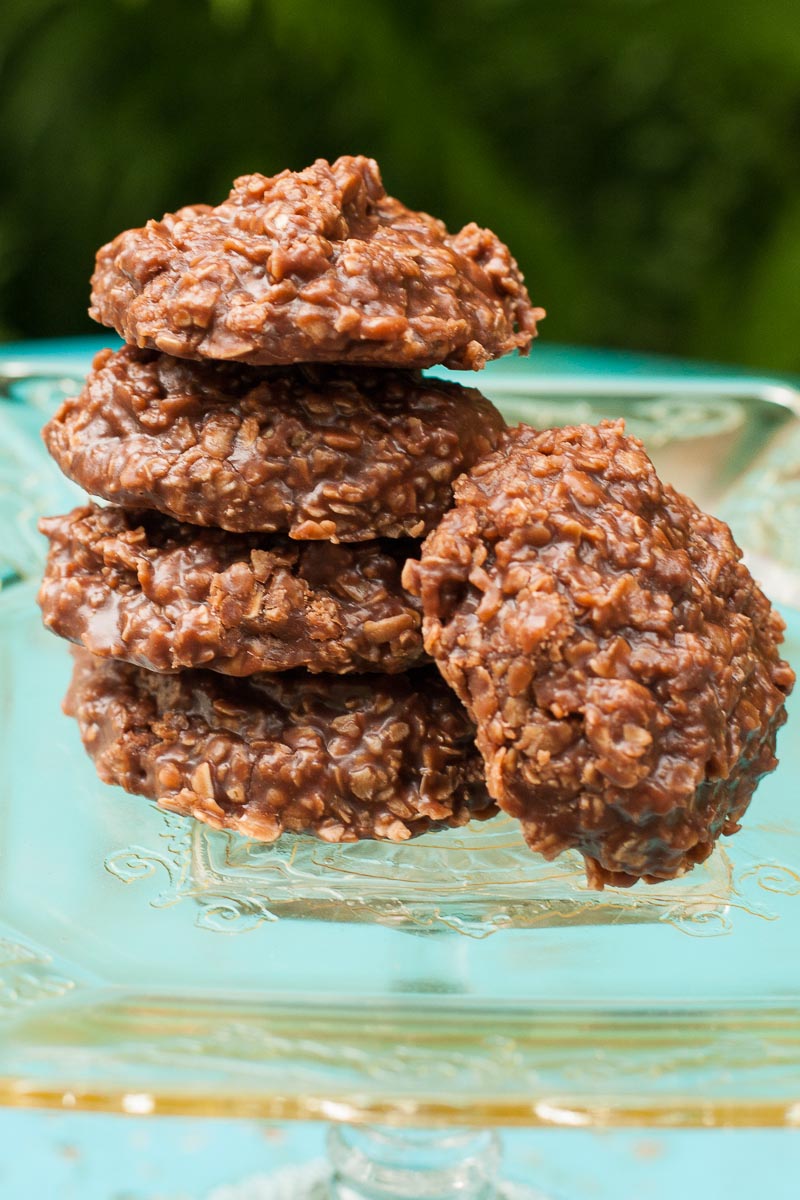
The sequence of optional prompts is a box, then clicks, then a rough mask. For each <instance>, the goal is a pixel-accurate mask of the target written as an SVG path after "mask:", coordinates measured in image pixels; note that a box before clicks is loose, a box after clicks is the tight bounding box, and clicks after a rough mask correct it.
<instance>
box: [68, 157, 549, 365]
mask: <svg viewBox="0 0 800 1200" xmlns="http://www.w3.org/2000/svg"><path fill="white" fill-rule="evenodd" d="M89 311H90V314H91V316H93V317H94V318H95V320H97V321H100V322H101V323H102V324H104V325H111V326H113V328H114V329H116V330H117V332H118V333H119V334H120V335H121V336H122V337H123V338H125V340H126V341H128V342H130V343H132V344H133V345H136V346H150V347H153V348H154V349H157V350H163V351H164V352H165V353H167V354H172V355H176V356H178V357H180V358H216V359H233V360H236V361H238V362H248V363H254V364H257V365H266V364H278V363H293V362H339V363H373V364H376V365H380V366H401V367H410V366H413V367H427V366H432V365H433V364H434V363H445V364H446V365H447V366H450V367H464V368H473V369H476V370H477V369H478V368H480V367H482V366H483V365H484V363H485V362H486V361H487V359H490V358H497V357H499V356H500V355H502V354H507V353H508V352H509V351H510V350H514V349H519V350H521V351H522V352H523V353H525V352H527V350H528V348H529V347H530V344H531V340H532V339H533V337H534V335H535V332H536V321H537V319H538V318H540V317H542V316H543V315H544V314H543V312H542V310H541V309H536V308H533V307H532V305H531V303H530V300H529V298H528V293H527V291H526V289H525V284H524V282H523V279H522V275H521V274H520V271H519V268H518V267H517V264H516V262H515V261H514V259H513V258H512V257H511V254H510V253H509V250H508V248H507V247H506V246H504V245H503V243H502V242H501V241H499V239H498V238H497V237H496V236H495V235H494V234H493V233H491V232H490V231H489V230H487V229H480V228H478V226H477V225H474V224H472V225H466V226H465V227H464V228H463V229H462V230H460V232H458V233H456V234H450V233H448V231H447V229H446V228H445V226H444V225H443V224H442V222H441V221H438V220H435V219H434V218H433V217H430V216H428V215H427V214H426V213H419V212H412V211H411V210H410V209H408V208H406V207H405V205H403V204H401V203H400V201H399V200H394V199H393V198H392V197H391V196H387V195H386V191H385V190H384V187H383V184H382V182H381V177H380V173H379V171H378V166H377V164H376V163H375V162H374V161H373V160H372V159H370V158H364V157H363V156H356V157H351V156H344V157H342V158H338V159H336V161H335V162H333V163H330V164H329V163H327V162H326V161H325V160H324V159H318V160H317V161H316V162H315V163H314V165H313V166H311V167H308V168H307V169H306V170H304V171H297V172H295V171H282V172H281V173H280V174H279V175H275V176H274V177H272V178H267V177H266V176H264V175H258V174H255V175H245V176H243V177H242V178H241V179H237V180H236V182H235V183H234V186H233V190H232V191H231V193H230V196H229V197H228V199H227V200H225V201H223V203H222V204H219V205H217V206H216V207H214V208H212V207H210V206H209V205H206V204H195V205H190V206H188V207H186V208H182V209H180V210H179V211H178V212H177V213H168V214H167V215H166V216H164V217H163V218H162V219H161V220H160V221H148V223H147V225H146V226H144V228H142V229H130V230H128V231H127V232H125V233H121V234H120V235H119V236H118V237H116V238H115V239H114V240H113V241H112V242H110V243H109V244H108V245H106V246H103V247H102V248H101V249H100V251H99V252H98V255H97V264H96V268H95V272H94V276H93V278H92V307H91V308H90V310H89Z"/></svg>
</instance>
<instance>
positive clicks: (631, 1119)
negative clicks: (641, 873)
mask: <svg viewBox="0 0 800 1200" xmlns="http://www.w3.org/2000/svg"><path fill="white" fill-rule="evenodd" d="M0 372H2V363H0ZM480 383H481V386H482V388H483V390H485V391H486V392H487V394H489V395H490V396H492V397H493V398H494V399H495V400H496V401H497V402H498V403H499V404H501V406H502V407H503V408H504V410H505V411H506V413H507V415H509V416H510V417H514V418H517V417H521V418H524V419H526V420H528V421H531V422H532V423H534V424H538V425H545V424H553V423H562V424H563V423H566V422H569V421H573V420H585V419H588V420H594V419H596V418H597V417H598V416H600V415H624V416H625V417H626V419H627V420H628V423H629V427H630V428H632V429H633V430H635V431H636V432H638V433H641V434H642V436H643V437H644V438H645V440H646V443H647V445H648V448H649V449H650V450H651V452H652V453H653V456H654V458H655V459H656V461H657V463H658V465H659V466H660V469H661V470H662V472H663V473H664V474H665V475H666V477H667V478H669V479H670V480H671V481H672V482H674V483H676V484H677V485H678V486H679V487H682V488H684V489H685V490H687V491H689V492H690V493H691V494H692V495H694V496H695V497H696V498H697V499H698V500H699V501H700V502H701V503H703V504H705V505H708V506H709V507H712V508H714V509H715V510H717V511H721V512H723V513H725V514H726V515H728V516H729V518H730V519H731V520H732V522H733V524H734V529H735V532H736V533H737V534H738V535H739V538H740V540H741V541H742V542H743V543H744V544H745V546H746V548H747V550H748V553H749V554H750V556H751V558H752V561H753V562H754V564H755V565H756V569H757V571H758V573H759V575H760V577H761V578H762V579H765V580H767V581H768V586H769V589H770V591H771V592H772V594H773V595H775V596H778V597H780V599H781V600H782V601H783V602H784V605H785V608H784V611H785V612H786V616H787V619H788V621H789V630H788V638H787V647H788V650H787V652H788V655H789V657H790V658H791V659H792V660H793V662H794V664H795V666H796V667H800V615H798V613H797V612H795V611H794V610H793V609H792V605H794V606H795V607H800V587H798V575H797V561H796V560H797V552H796V549H795V547H796V546H797V545H798V537H800V529H798V513H800V497H799V496H798V489H800V470H799V469H798V463H799V462H800V421H798V420H797V416H796V412H797V411H800V410H798V408H797V397H796V395H795V393H793V392H792V391H791V390H790V389H788V388H782V387H774V386H766V385H765V386H764V387H761V386H757V385H752V384H746V383H745V384H742V385H739V386H735V385H731V386H730V387H728V386H727V385H724V386H723V385H721V384H715V383H713V382H711V381H703V380H697V381H693V380H691V379H689V380H677V381H676V380H664V381H662V382H660V381H658V380H654V379H651V380H648V379H643V378H639V379H636V380H632V381H631V380H629V381H618V382H616V383H615V382H613V381H610V380H608V379H601V378H588V379H583V380H581V381H580V383H577V382H575V383H572V382H570V381H569V380H560V381H554V380H548V379H541V378H537V376H536V375H535V374H534V373H532V372H531V371H530V370H529V369H528V370H521V369H520V368H519V367H518V366H516V365H515V369H514V371H513V372H503V371H501V370H491V369H490V370H488V371H487V372H486V373H485V375H484V376H483V377H482V380H481V381H480ZM74 386H75V383H74V380H71V379H69V378H66V379H63V380H62V379H58V378H56V377H55V376H53V377H50V378H48V377H44V376H43V377H39V378H36V379H19V380H16V381H14V382H12V381H8V380H7V381H6V386H5V396H4V399H3V400H2V402H0V530H1V536H0V577H2V580H3V587H2V591H0V703H1V704H2V707H3V716H2V723H1V725H0V747H1V749H0V754H2V787H3V795H2V801H0V820H1V821H2V833H1V835H0V846H1V847H2V851H0V854H1V855H2V857H0V1012H2V1015H3V1022H2V1031H1V1032H0V1102H3V1103H9V1104H19V1105H25V1104H52V1105H66V1106H72V1107H85V1108H103V1109H109V1110H122V1111H125V1112H129V1113H148V1112H153V1111H164V1112H183V1113H214V1114H216V1115H226V1114H227V1115H261V1116H273V1117H288V1116H292V1117H300V1116H303V1117H311V1118H317V1117H324V1118H329V1119H335V1120H380V1121H387V1120H388V1121H397V1122H407V1123H416V1124H420V1123H424V1122H430V1121H434V1122H447V1123H451V1124H467V1123H470V1124H487V1123H493V1122H494V1123H498V1124H504V1125H508V1124H513V1123H518V1124H537V1123H538V1124H542V1123H544V1124H560V1125H589V1124H625V1123H630V1124H633V1123H635V1124H642V1123H648V1124H656V1125H680V1124H685V1125H692V1124H714V1123H719V1122H726V1123H749V1124H759V1123H760V1124H778V1123H781V1124H796V1125H800V1010H799V1009H798V998H799V997H800V820H799V818H798V813H797V811H796V808H797V798H798V790H799V789H800V746H798V736H797V735H798V732H800V726H798V713H797V710H798V707H800V705H799V704H798V699H800V698H795V699H794V701H793V704H792V706H791V707H792V710H793V715H792V717H791V718H790V722H789V724H788V726H787V727H786V728H785V729H784V730H783V732H782V735H781V740H780V754H781V757H782V761H781V766H780V769H779V770H778V771H777V772H776V773H775V774H774V775H773V776H771V777H770V778H769V779H767V780H766V781H765V782H764V783H763V785H762V786H761V789H760V791H759V793H758V795H757V797H756V799H755V801H754V803H753V806H752V808H751V811H750V813H749V814H748V816H747V818H746V824H745V829H744V830H743V832H742V833H741V834H739V835H737V836H736V837H735V838H733V839H731V840H730V841H727V840H726V841H724V843H723V844H722V846H721V847H720V848H719V849H718V850H717V852H716V853H715V854H714V855H713V857H712V858H711V859H710V860H709V862H708V863H706V864H705V865H704V866H703V867H701V868H699V869H697V870H695V871H694V872H693V873H692V874H690V875H689V876H688V877H686V878H685V879H682V880H677V881H674V882H672V883H668V884H663V885H659V886H654V887H647V886H644V885H639V886H637V887H635V888H634V889H632V890H617V889H614V888H609V889H607V890H606V891H605V892H603V893H594V892H590V891H588V890H587V889H586V887H585V885H584V882H583V873H582V871H581V869H580V863H579V860H578V859H577V858H576V857H574V856H570V855H565V856H564V857H562V858H560V859H559V860H558V861H556V862H554V863H550V864H548V863H544V862H542V861H541V860H540V859H538V858H537V857H535V856H533V855H531V854H530V853H529V852H528V851H527V850H526V849H525V847H524V845H523V843H522V840H521V838H520V837H519V834H518V832H517V828H516V826H515V824H514V823H513V822H511V821H509V820H507V819H505V818H503V817H498V818H497V819H496V820H494V821H492V822H490V823H488V824H478V825H476V826H474V827H470V828H467V829H465V830H458V831H452V832H449V833H439V834H432V835H428V836H426V837H423V838H420V839H419V840H416V841H412V842H410V843H406V844H403V845H398V846H394V845H387V844H378V843H369V842H365V843H360V844H356V845H349V846H330V845H327V844H324V843H321V842H317V841H314V840H312V839H309V838H303V837H286V838H284V839H283V840H282V841H281V842H279V843H278V844H277V845H274V846H264V845H260V844H258V843H255V842H250V841H247V840H245V839H243V838H240V837H237V836H234V835H230V834H225V833H217V832H214V831H212V830H210V829H208V828H206V827H204V826H202V825H199V824H195V823H193V822H192V821H191V820H189V819H184V818H179V817H175V816H172V815H165V814H163V813H161V812H159V810H158V809H156V808H155V806H153V805H151V804H148V803H147V802H146V801H143V800H140V799H138V798H136V797H131V796H127V795H125V794H124V793H123V792H122V791H119V790H116V789H110V788H107V787H105V786H103V785H102V784H100V783H99V782H98V781H97V779H96V777H95V774H94V769H93V767H92V765H91V763H90V762H89V760H88V759H87V758H86V756H85V754H84V752H83V750H82V748H81V745H80V741H79V738H78V732H77V729H76V727H75V725H74V723H73V722H72V721H69V720H68V719H67V718H65V717H64V716H62V714H61V712H60V707H59V706H60V700H61V697H62V695H63V692H64V690H65V687H66V683H67V678H68V675H69V667H70V660H69V655H68V653H67V649H66V647H65V645H64V644H62V643H60V642H59V641H58V640H57V639H56V638H54V637H52V636H51V635H50V634H48V633H46V632H45V631H44V630H43V629H42V628H41V625H40V622H39V616H38V610H37V608H36V606H35V592H36V578H37V576H38V575H39V573H40V571H41V564H42V545H41V539H39V538H38V535H36V533H35V520H36V516H37V515H38V514H39V513H41V512H44V511H48V512H57V511H63V510H64V509H65V508H66V507H68V506H69V505H70V504H72V503H74V501H75V498H76V496H77V495H78V493H77V491H76V489H74V488H72V487H71V485H69V484H67V483H66V482H65V481H64V480H63V479H61V478H60V476H59V474H58V472H57V470H56V468H55V467H54V466H53V465H52V464H51V463H50V462H49V461H48V460H47V458H46V456H45V454H44V452H43V449H42V447H41V443H40V441H39V438H38V428H39V426H40V425H41V423H42V421H43V419H44V418H45V416H46V415H47V414H48V413H49V412H50V411H52V408H53V406H54V404H55V403H56V401H57V399H58V398H59V396H60V395H63V394H64V392H67V391H70V390H72V389H73V388H74Z"/></svg>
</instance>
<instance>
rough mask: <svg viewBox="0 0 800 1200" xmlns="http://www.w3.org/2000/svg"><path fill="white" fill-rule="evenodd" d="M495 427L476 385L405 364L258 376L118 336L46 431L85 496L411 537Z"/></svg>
mask: <svg viewBox="0 0 800 1200" xmlns="http://www.w3.org/2000/svg"><path fill="white" fill-rule="evenodd" d="M504 427H505V422H504V421H503V418H502V417H501V416H500V414H499V412H498V411H497V409H496V408H495V407H494V406H493V405H492V404H490V402H489V401H488V400H486V399H485V398H484V397H483V396H481V394H480V392H477V391H476V390H475V389H474V388H462V387H460V386H459V385H458V384H454V383H447V382H444V381H442V380H437V379H423V378H422V376H420V375H419V374H418V373H416V372H409V371H392V370H387V369H383V370H377V369H372V368H361V369H358V368H355V369H351V370H349V371H348V370H339V369H337V368H335V367H316V368H315V367H302V368H300V367H291V368H288V369H272V370H264V369H261V370H259V369H258V368H248V367H242V366H239V365H238V364H231V363H190V362H185V361H181V360H179V359H174V358H170V357H169V356H168V355H166V354H159V353H157V352H154V351H150V350H136V349H134V348H132V347H130V346H126V347H125V348H124V349H123V350H119V351H117V352H116V353H112V351H110V350H104V351H102V352H101V353H100V354H98V355H97V357H96V358H95V362H94V369H93V370H92V372H91V374H90V375H89V377H88V379H87V381H86V385H85V387H84V389H83V391H82V392H81V394H80V395H79V396H78V397H76V398H74V399H69V400H67V401H66V402H65V403H64V404H62V406H61V408H60V409H59V410H58V412H57V413H56V415H55V416H54V417H53V418H52V420H51V421H50V422H49V423H48V424H47V425H46V426H45V429H44V438H45V441H46V443H47V448H48V450H49V451H50V453H51V454H52V455H53V457H54V458H55V460H56V462H57V463H58V464H59V466H60V467H61V469H62V470H63V471H64V472H65V473H66V474H67V475H69V476H70V478H72V479H74V480H75V481H76V482H77V483H79V484H80V485H81V487H83V488H85V490H86V491H87V492H88V493H89V494H90V495H95V496H102V497H104V498H105V499H107V500H111V501H114V502H115V503H117V504H124V505H129V506H132V507H135V508H154V509H158V510H160V511H161V512H165V513H168V514H169V515H170V516H173V517H175V518H176V519H178V520H182V521H190V522H193V523H196V524H199V525H213V526H218V527H219V528H222V529H229V530H233V531H236V532H243V531H247V530H286V531H288V532H289V534H290V536H292V537H296V538H300V539H303V540H307V539H313V538H321V539H326V540H332V541H338V540H341V541H360V540H362V539H367V538H373V537H380V536H384V537H402V536H405V535H409V536H415V537H416V536H421V535H422V534H423V533H425V532H427V531H428V530H429V529H432V528H433V526H434V525H435V524H436V523H437V521H438V520H439V518H440V517H441V516H442V514H443V513H444V512H445V511H446V510H447V508H449V507H450V504H451V503H452V482H453V480H454V479H455V478H456V476H457V475H459V474H460V473H461V472H462V471H464V470H466V469H467V468H468V467H470V466H472V464H473V463H474V462H476V461H477V459H478V458H480V457H482V456H483V455H485V454H487V453H488V452H489V451H490V450H492V449H494V447H495V446H496V445H497V443H498V440H499V437H500V433H501V431H502V430H503V429H504Z"/></svg>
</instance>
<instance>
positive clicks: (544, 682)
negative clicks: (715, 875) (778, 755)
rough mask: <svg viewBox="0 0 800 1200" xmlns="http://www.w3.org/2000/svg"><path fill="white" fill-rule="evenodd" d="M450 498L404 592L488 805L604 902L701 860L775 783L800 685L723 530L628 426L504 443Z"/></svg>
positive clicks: (764, 603)
mask: <svg viewBox="0 0 800 1200" xmlns="http://www.w3.org/2000/svg"><path fill="white" fill-rule="evenodd" d="M455 491H456V507H455V508H454V509H453V510H451V512H449V513H448V514H447V515H446V516H445V518H444V520H443V521H442V523H441V525H440V526H439V528H438V529H437V530H436V531H435V532H434V533H432V534H431V535H430V536H429V537H428V538H427V540H426V541H425V543H424V545H423V549H422V555H421V559H420V561H419V563H414V562H411V563H409V564H408V565H407V566H406V569H405V573H404V582H405V583H406V584H407V586H408V587H410V588H411V589H412V590H413V591H414V592H415V593H416V594H418V595H419V596H420V597H421V599H422V605H423V612H424V623H423V632H424V636H425V644H426V648H427V649H428V651H429V652H430V653H431V654H432V655H433V656H434V657H435V658H436V661H437V663H438V665H439V667H440V669H441V671H442V673H443V675H444V677H445V678H446V679H447V680H448V681H449V682H450V683H451V685H452V686H453V687H454V689H455V690H456V692H457V693H458V695H459V696H460V697H461V698H462V700H463V701H464V702H465V704H466V705H467V707H468V709H469V711H470V714H471V715H472V717H473V719H474V720H475V722H476V724H477V728H478V734H477V740H478V745H479V747H480V749H481V752H482V754H483V756H484V759H485V762H486V768H487V781H488V787H489V791H490V793H491V794H492V796H493V797H494V798H495V799H496V800H497V801H498V803H499V804H500V806H501V807H502V808H504V809H506V810H507V811H508V812H510V813H511V814H513V815H514V816H516V817H518V818H519V819H520V821H521V822H522V825H523V831H524V833H525V837H526V839H527V841H528V842H529V844H530V845H531V847H532V848H533V849H535V850H537V851H539V852H540V853H542V854H544V855H546V856H547V857H553V856H555V855H556V854H558V853H559V852H560V851H562V850H564V849H568V848H572V847H574V848H577V849H578V850H579V851H580V852H581V853H582V854H583V855H584V857H585V859H586V867H587V876H588V879H589V882H590V883H591V884H593V885H594V886H600V887H602V885H603V883H615V884H622V885H627V884H629V883H633V882H635V881H636V880H637V879H639V878H644V879H647V880H650V881H653V880H656V879H664V878H671V877H673V876H675V875H678V874H680V873H682V872H683V871H685V870H687V869H689V867H691V866H692V865H693V864H694V863H697V862H701V861H702V860H703V859H705V858H706V857H707V856H708V855H709V854H710V853H711V851H712V849H713V846H714V843H715V841H716V839H717V838H718V836H719V835H720V834H721V833H732V832H734V831H735V830H736V829H737V828H738V822H739V818H740V817H741V815H742V814H743V812H744V810H745V809H746V807H747V805H748V803H749V801H750V798H751V796H752V793H753V791H754V789H755V787H756V785H757V783H758V781H759V779H760V778H761V777H762V776H763V775H764V774H765V773H766V772H768V771H770V770H772V769H773V768H774V766H775V765H776V760H775V757H774V748H775V736H776V733H777V730H778V728H779V726H780V725H781V724H782V723H783V722H784V720H785V708H784V700H785V697H786V695H787V694H788V692H789V691H790V690H791V687H792V684H793V679H794V677H793V674H792V672H791V670H790V668H789V667H788V665H787V664H786V663H785V662H783V661H782V660H781V658H780V655H779V653H778V646H779V644H780V642H781V640H782V636H783V622H782V621H781V619H780V617H779V616H778V615H777V614H776V613H775V612H774V611H773V610H772V609H771V607H770V604H769V601H768V600H767V599H766V597H765V596H764V594H763V593H762V592H761V591H760V590H759V588H758V587H757V586H756V584H755V583H754V581H753V579H752V578H751V576H750V574H749V572H748V571H747V569H746V567H745V566H744V565H743V564H742V562H741V561H740V559H741V553H740V551H739V549H738V547H737V546H736V544H735V543H734V541H733V539H732V537H731V534H730V531H729V529H728V528H727V526H726V525H724V524H723V523H722V522H721V521H718V520H716V519H715V518H714V517H711V516H708V515H707V514H705V513H703V512H701V511H700V510H699V509H698V508H697V507H696V506H695V505H694V504H693V503H692V502H691V501H690V500H688V499H687V498H686V497H685V496H682V495H679V494H678V493H676V492H675V491H674V490H673V489H672V488H671V487H669V486H668V485H666V484H663V483H662V482H661V481H660V480H659V478H658V477H657V475H656V473H655V470H654V468H653V465H652V463H651V462H650V460H649V458H648V457H647V455H646V454H645V452H644V450H643V448H642V445H641V443H640V442H639V441H638V440H637V439H636V438H633V437H626V436H625V433H624V429H623V426H622V424H621V422H620V423H609V422H605V423H602V424H601V425H600V426H598V427H591V426H579V427H574V428H564V429H556V430H549V431H546V432H543V433H537V432H536V431H535V430H533V429H530V428H526V427H524V426H523V427H520V428H519V429H517V430H513V431H510V433H509V434H508V435H507V438H506V442H505V445H504V446H503V447H502V448H501V449H500V450H499V451H498V452H497V453H496V454H494V455H492V456H490V457H489V458H488V459H487V460H485V461H484V462H483V463H481V464H479V465H478V466H477V467H476V468H474V469H473V471H472V472H471V473H470V474H469V475H467V476H464V477H462V479H460V480H459V481H458V483H457V484H456V489H455Z"/></svg>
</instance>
